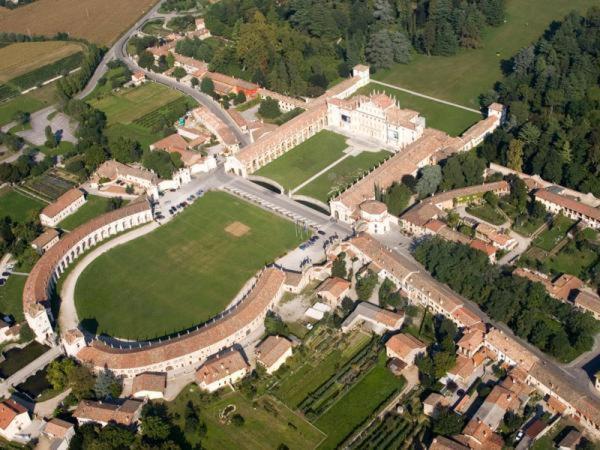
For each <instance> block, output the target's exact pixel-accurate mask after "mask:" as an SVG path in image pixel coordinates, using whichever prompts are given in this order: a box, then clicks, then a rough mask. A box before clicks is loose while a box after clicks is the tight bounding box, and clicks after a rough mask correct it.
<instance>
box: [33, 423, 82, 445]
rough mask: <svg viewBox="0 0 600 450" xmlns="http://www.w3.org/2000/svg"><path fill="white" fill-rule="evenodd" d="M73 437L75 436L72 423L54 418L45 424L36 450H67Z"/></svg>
mask: <svg viewBox="0 0 600 450" xmlns="http://www.w3.org/2000/svg"><path fill="white" fill-rule="evenodd" d="M73 436H75V426H74V425H73V424H72V423H70V422H67V421H65V420H62V419H57V418H54V419H52V420H50V421H49V422H48V423H47V424H46V427H45V428H44V431H43V432H42V436H41V437H40V441H39V447H38V449H43V448H49V449H51V450H67V449H68V448H69V443H70V442H71V439H73Z"/></svg>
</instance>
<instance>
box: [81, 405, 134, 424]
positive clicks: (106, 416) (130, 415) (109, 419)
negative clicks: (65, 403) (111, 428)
mask: <svg viewBox="0 0 600 450" xmlns="http://www.w3.org/2000/svg"><path fill="white" fill-rule="evenodd" d="M142 406H144V402H142V401H139V400H131V399H128V400H125V401H124V402H123V403H121V404H115V403H106V402H101V401H99V402H97V401H93V400H81V401H80V402H79V404H78V405H77V408H76V409H75V411H74V412H73V417H75V418H76V419H77V423H78V424H79V425H80V426H81V425H84V424H86V423H89V422H93V423H97V424H100V425H101V426H103V427H104V426H106V425H108V424H109V423H116V424H118V425H123V426H125V427H131V426H135V425H136V424H137V422H138V420H139V418H140V414H141V412H142Z"/></svg>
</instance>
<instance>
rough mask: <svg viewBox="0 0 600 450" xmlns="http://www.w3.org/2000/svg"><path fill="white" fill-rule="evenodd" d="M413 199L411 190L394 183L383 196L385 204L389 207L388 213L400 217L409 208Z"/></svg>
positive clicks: (401, 184)
mask: <svg viewBox="0 0 600 450" xmlns="http://www.w3.org/2000/svg"><path fill="white" fill-rule="evenodd" d="M411 197H412V192H411V190H410V189H409V188H408V187H407V186H406V185H404V184H403V183H394V184H392V186H390V188H389V189H388V190H387V191H386V193H385V194H383V196H382V200H383V202H384V203H385V204H386V206H387V207H388V212H389V213H390V214H392V215H394V216H399V215H400V214H401V213H402V212H403V211H404V210H405V209H406V207H407V206H408V202H409V200H410V198H411Z"/></svg>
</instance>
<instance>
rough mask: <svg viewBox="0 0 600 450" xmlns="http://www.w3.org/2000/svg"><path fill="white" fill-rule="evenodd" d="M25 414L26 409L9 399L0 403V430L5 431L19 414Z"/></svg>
mask: <svg viewBox="0 0 600 450" xmlns="http://www.w3.org/2000/svg"><path fill="white" fill-rule="evenodd" d="M24 412H27V408H25V407H24V406H22V405H20V404H18V403H17V402H15V401H14V400H13V399H11V398H9V399H7V400H4V401H3V402H2V403H0V428H2V429H3V430H6V428H8V426H9V425H10V424H11V422H12V421H13V420H14V418H15V417H17V416H18V415H19V414H23V413H24Z"/></svg>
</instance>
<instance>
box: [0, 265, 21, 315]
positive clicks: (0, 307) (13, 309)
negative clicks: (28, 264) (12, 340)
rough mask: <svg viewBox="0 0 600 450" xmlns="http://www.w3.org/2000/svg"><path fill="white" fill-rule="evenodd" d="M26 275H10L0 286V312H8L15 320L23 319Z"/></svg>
mask: <svg viewBox="0 0 600 450" xmlns="http://www.w3.org/2000/svg"><path fill="white" fill-rule="evenodd" d="M26 280H27V277H26V276H21V275H11V276H10V277H8V279H7V280H6V284H5V285H4V286H0V313H2V314H8V315H11V316H13V317H14V318H15V320H16V321H17V322H20V321H22V320H24V319H25V316H24V315H23V288H24V287H25V281H26Z"/></svg>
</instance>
